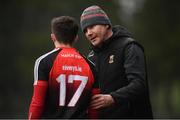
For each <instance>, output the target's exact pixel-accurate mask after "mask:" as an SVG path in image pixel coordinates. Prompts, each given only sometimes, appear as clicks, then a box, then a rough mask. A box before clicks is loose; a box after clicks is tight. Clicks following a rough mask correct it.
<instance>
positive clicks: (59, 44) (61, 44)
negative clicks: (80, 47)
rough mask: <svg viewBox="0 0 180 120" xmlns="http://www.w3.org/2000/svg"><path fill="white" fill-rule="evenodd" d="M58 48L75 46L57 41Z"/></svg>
mask: <svg viewBox="0 0 180 120" xmlns="http://www.w3.org/2000/svg"><path fill="white" fill-rule="evenodd" d="M55 47H56V48H72V47H73V46H72V45H70V44H63V43H55Z"/></svg>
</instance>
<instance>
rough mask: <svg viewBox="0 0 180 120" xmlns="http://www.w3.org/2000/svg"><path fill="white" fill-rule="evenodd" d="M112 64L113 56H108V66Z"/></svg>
mask: <svg viewBox="0 0 180 120" xmlns="http://www.w3.org/2000/svg"><path fill="white" fill-rule="evenodd" d="M113 62H114V55H110V56H109V64H111V63H113Z"/></svg>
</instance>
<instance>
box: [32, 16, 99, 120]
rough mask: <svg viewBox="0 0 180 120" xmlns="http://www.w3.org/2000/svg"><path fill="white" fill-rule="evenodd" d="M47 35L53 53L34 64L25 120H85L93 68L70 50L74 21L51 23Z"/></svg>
mask: <svg viewBox="0 0 180 120" xmlns="http://www.w3.org/2000/svg"><path fill="white" fill-rule="evenodd" d="M51 31H52V33H51V39H52V41H53V43H54V45H55V49H54V50H52V51H51V52H48V53H47V54H45V55H42V56H41V57H39V58H38V59H37V60H36V62H35V67H34V93H33V97H32V101H31V104H30V108H29V119H39V118H51V119H52V118H66V119H69V118H87V111H88V108H89V103H90V100H91V95H93V94H94V91H95V92H96V91H98V82H97V81H96V82H95V80H94V78H95V70H94V67H93V64H92V63H91V62H90V61H88V60H87V59H86V58H84V57H83V56H82V55H81V54H80V53H79V52H78V51H77V50H76V49H75V48H73V44H74V43H75V42H76V41H77V39H78V35H77V33H78V25H77V23H76V22H75V20H74V18H72V17H69V16H61V17H57V18H54V19H53V20H52V21H51Z"/></svg>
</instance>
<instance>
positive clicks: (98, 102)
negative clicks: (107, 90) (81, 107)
mask: <svg viewBox="0 0 180 120" xmlns="http://www.w3.org/2000/svg"><path fill="white" fill-rule="evenodd" d="M113 103H114V99H113V98H112V96H111V95H109V94H97V95H94V96H93V97H92V99H91V108H92V109H100V108H104V107H108V106H110V105H112V104H113Z"/></svg>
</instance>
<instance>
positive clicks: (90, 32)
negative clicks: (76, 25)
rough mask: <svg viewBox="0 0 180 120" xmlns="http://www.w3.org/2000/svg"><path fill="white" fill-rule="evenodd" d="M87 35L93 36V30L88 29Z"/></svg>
mask: <svg viewBox="0 0 180 120" xmlns="http://www.w3.org/2000/svg"><path fill="white" fill-rule="evenodd" d="M86 34H87V36H91V35H92V31H91V29H89V28H87V31H86Z"/></svg>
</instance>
